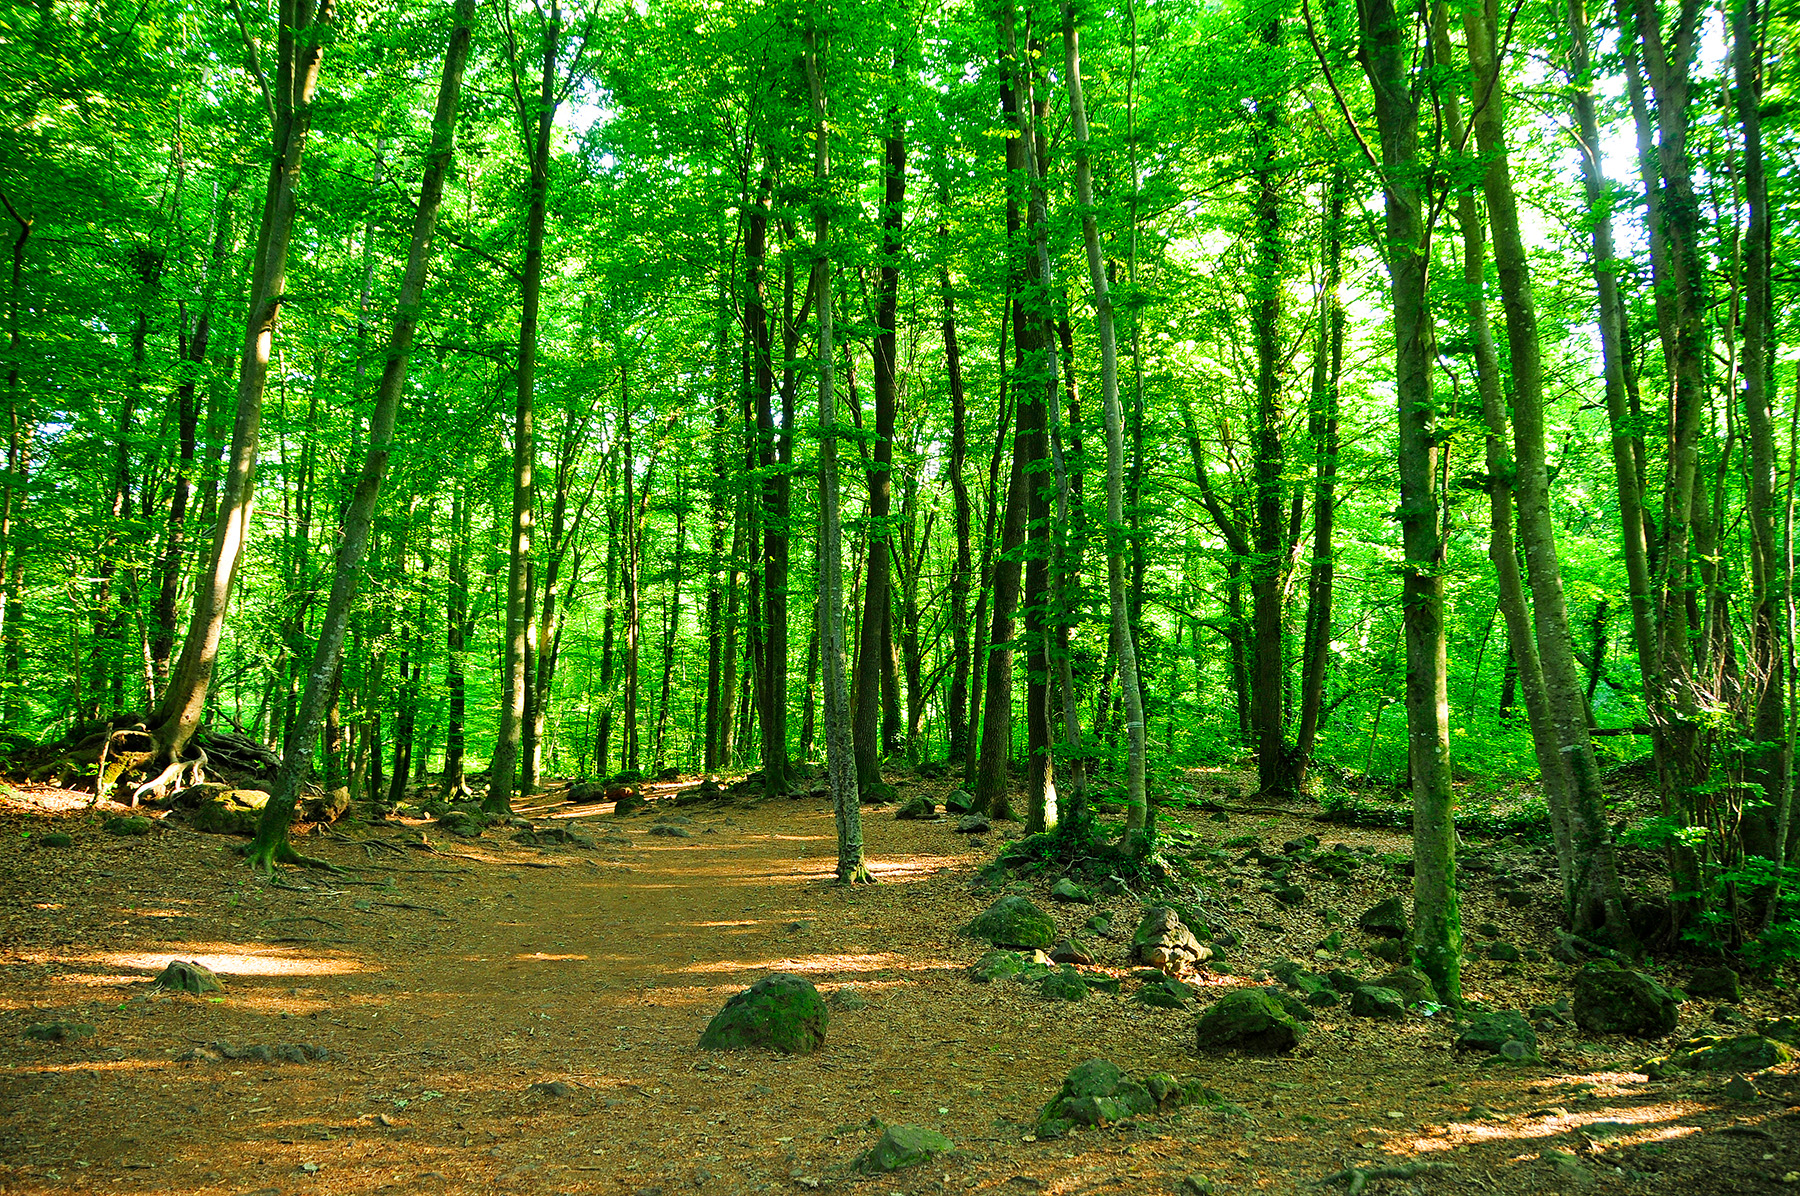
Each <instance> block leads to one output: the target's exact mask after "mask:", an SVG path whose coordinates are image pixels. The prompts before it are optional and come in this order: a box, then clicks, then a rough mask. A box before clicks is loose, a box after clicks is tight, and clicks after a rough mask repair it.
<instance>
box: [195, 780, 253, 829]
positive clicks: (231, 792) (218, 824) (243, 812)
mask: <svg viewBox="0 0 1800 1196" xmlns="http://www.w3.org/2000/svg"><path fill="white" fill-rule="evenodd" d="M268 804H269V795H268V794H267V793H265V792H263V791H262V790H261V789H225V790H221V791H217V792H213V793H209V794H207V795H206V796H205V797H203V798H202V799H201V800H200V802H199V804H198V805H196V806H195V807H194V808H193V812H192V813H190V814H189V815H188V819H189V823H190V824H191V825H192V826H193V828H194V829H195V830H197V831H199V832H200V833H202V834H206V835H253V834H255V833H256V824H257V822H258V821H259V820H260V819H261V818H262V812H263V807H264V806H266V805H268Z"/></svg>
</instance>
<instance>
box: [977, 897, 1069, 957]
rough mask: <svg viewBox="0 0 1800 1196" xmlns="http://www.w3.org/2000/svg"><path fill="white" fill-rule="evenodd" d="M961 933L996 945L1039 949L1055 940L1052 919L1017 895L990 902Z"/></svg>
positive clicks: (1044, 947) (1054, 927)
mask: <svg viewBox="0 0 1800 1196" xmlns="http://www.w3.org/2000/svg"><path fill="white" fill-rule="evenodd" d="M962 932H963V933H964V934H966V935H968V936H970V937H971V938H979V939H986V940H987V941H988V942H990V943H992V944H993V945H994V946H996V947H1025V948H1029V949H1035V950H1043V949H1046V948H1048V947H1049V946H1050V945H1051V944H1052V943H1054V942H1056V922H1055V920H1054V919H1052V918H1051V917H1050V915H1049V914H1047V913H1045V912H1044V911H1043V910H1041V909H1039V908H1038V907H1037V906H1035V905H1033V904H1032V903H1031V902H1030V901H1029V900H1027V899H1026V898H1024V897H1020V896H1018V895H1017V894H1014V895H1010V896H1006V897H1002V898H1000V900H998V901H996V902H994V904H993V905H991V906H989V907H988V908H987V910H986V911H985V912H984V913H982V914H980V915H978V916H977V917H976V918H975V919H974V920H973V921H971V922H970V923H969V924H968V925H967V926H964V927H963V928H962Z"/></svg>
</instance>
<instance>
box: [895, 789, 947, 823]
mask: <svg viewBox="0 0 1800 1196" xmlns="http://www.w3.org/2000/svg"><path fill="white" fill-rule="evenodd" d="M937 816H938V812H937V806H936V805H934V804H933V803H932V800H931V799H930V798H929V797H926V796H925V795H924V794H923V793H918V794H914V795H913V796H912V797H909V798H907V799H906V801H905V802H903V803H902V804H901V806H900V808H899V809H898V810H895V811H894V819H895V821H897V822H925V821H927V820H929V819H933V818H936V817H937Z"/></svg>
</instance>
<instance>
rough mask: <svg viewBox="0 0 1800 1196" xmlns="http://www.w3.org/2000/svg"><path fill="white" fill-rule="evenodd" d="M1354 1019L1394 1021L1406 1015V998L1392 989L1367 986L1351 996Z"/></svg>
mask: <svg viewBox="0 0 1800 1196" xmlns="http://www.w3.org/2000/svg"><path fill="white" fill-rule="evenodd" d="M1350 1013H1351V1016H1353V1017H1374V1018H1381V1019H1382V1020H1384V1021H1392V1020H1393V1019H1395V1018H1398V1017H1403V1016H1405V1014H1406V998H1405V997H1403V996H1401V995H1400V994H1399V993H1397V992H1395V991H1394V990H1393V989H1391V988H1383V987H1381V986H1380V985H1376V984H1365V985H1363V986H1362V987H1361V988H1359V989H1357V990H1356V991H1355V992H1353V993H1351V994H1350Z"/></svg>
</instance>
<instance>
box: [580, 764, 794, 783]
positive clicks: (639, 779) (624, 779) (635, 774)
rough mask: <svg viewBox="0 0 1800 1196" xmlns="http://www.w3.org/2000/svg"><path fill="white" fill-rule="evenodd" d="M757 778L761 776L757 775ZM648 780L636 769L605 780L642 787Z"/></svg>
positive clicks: (616, 774) (629, 769) (618, 773)
mask: <svg viewBox="0 0 1800 1196" xmlns="http://www.w3.org/2000/svg"><path fill="white" fill-rule="evenodd" d="M758 775H759V776H760V775H761V774H758ZM647 779H648V778H647V777H645V776H644V774H643V772H642V771H641V770H639V769H636V768H627V769H626V770H625V771H624V772H616V773H614V774H613V775H612V776H611V777H609V778H608V779H607V782H606V783H607V784H608V785H642V784H643V783H644V782H645V781H646V780H647Z"/></svg>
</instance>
